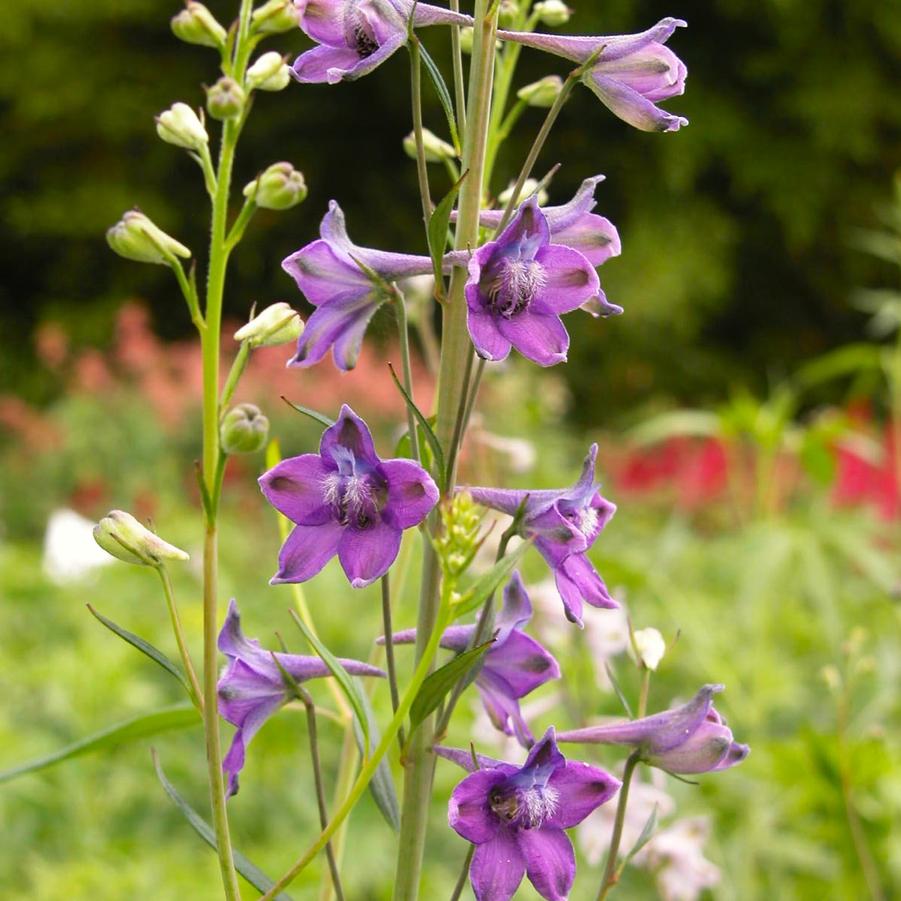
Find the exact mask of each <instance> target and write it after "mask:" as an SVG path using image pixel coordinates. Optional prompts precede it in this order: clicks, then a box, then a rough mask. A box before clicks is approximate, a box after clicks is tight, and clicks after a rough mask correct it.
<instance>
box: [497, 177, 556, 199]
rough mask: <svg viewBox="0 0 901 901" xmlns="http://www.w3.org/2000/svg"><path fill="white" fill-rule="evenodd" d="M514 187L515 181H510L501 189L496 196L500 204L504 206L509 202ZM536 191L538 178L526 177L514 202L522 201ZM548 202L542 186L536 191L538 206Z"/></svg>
mask: <svg viewBox="0 0 901 901" xmlns="http://www.w3.org/2000/svg"><path fill="white" fill-rule="evenodd" d="M515 187H516V182H515V181H511V182H510V184H509V185H507V187H506V188H505V189H504V190H503V191H501V193H500V195H499V196H498V198H497V199H498V202H499V203H500V204H501V205H502V206H506V205H507V204H508V203H509V202H510V198H511V197H512V196H513V189H514V188H515ZM536 191H538V180H537V179H534V178H527V179H526V180H525V182H523V186H522V190H521V191H520V192H519V196H518V197H517V198H516V203H517V204H519V203H522V201H523V200H526V199H527V198H529V197H531V196H532V195H533V194H534V193H535V192H536ZM547 202H548V193H547V191H545V190H544V189H543V188H542V189H541V190H540V191H538V206H544V205H545V204H546V203H547Z"/></svg>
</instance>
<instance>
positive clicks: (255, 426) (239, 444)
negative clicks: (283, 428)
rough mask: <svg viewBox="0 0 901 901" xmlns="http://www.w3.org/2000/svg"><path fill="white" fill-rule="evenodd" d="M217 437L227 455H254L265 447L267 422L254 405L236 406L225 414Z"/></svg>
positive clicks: (267, 432)
mask: <svg viewBox="0 0 901 901" xmlns="http://www.w3.org/2000/svg"><path fill="white" fill-rule="evenodd" d="M219 437H220V439H221V441H222V449H223V450H224V451H225V453H227V454H255V453H256V452H257V451H259V450H262V449H263V448H264V447H265V446H266V440H267V438H268V437H269V420H268V419H267V418H266V417H265V416H264V415H263V414H262V413H261V412H260V408H259V407H257V406H255V405H254V404H238V406H237V407H232V409H231V410H229V411H228V413H226V414H225V418H224V419H223V420H222V427H221V428H220V430H219Z"/></svg>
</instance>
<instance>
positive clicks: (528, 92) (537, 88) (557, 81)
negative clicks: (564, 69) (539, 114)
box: [516, 75, 563, 109]
mask: <svg viewBox="0 0 901 901" xmlns="http://www.w3.org/2000/svg"><path fill="white" fill-rule="evenodd" d="M562 90H563V79H562V78H561V77H560V76H559V75H546V76H545V77H544V78H541V79H539V80H538V81H533V82H532V83H531V84H527V85H526V86H525V87H524V88H520V89H519V90H518V91H517V92H516V96H517V97H519V99H520V100H522V101H524V102H525V103H527V104H528V105H529V106H537V107H538V108H540V109H548V108H550V107H552V106H553V105H554V101H555V100H556V99H557V97H558V96H559V95H560V92H561V91H562Z"/></svg>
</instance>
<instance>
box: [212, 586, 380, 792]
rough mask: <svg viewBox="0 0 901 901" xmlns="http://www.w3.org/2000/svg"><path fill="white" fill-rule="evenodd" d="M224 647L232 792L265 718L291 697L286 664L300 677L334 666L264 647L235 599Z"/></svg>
mask: <svg viewBox="0 0 901 901" xmlns="http://www.w3.org/2000/svg"><path fill="white" fill-rule="evenodd" d="M219 650H220V651H222V653H223V654H225V656H226V657H227V658H228V666H227V667H226V669H225V671H224V672H223V673H222V676H221V677H220V678H219V686H218V696H219V713H220V715H221V716H222V717H223V718H224V719H225V720H227V721H228V722H229V723H231V724H232V725H233V726H237V731H236V732H235V736H234V738H233V739H232V743H231V747H230V748H229V749H228V753H227V754H226V755H225V758H224V759H223V761H222V769H223V770H224V771H225V772H226V773H227V774H228V793H229V795H234V794H236V793H237V791H238V774H239V773H240V772H241V769H242V767H243V766H244V756H245V752H246V750H247V745H248V744H250V740H251V739H252V738H253V737H254V735H256V734H257V732H258V731H259V730H260V727H261V726H262V725H263V723H265V722H266V720H267V719H269V717H270V716H272V714H273V713H275V711H276V710H278V709H279V707H281V706H282V705H283V704H286V703H287V702H288V701H289V700H290V699H291V697H292V694H291V690H290V685H288V684H286V682H285V676H284V674H283V673H282V670H284V671H285V672H286V673H287V674H288V675H289V676H290V677H291V678H292V679H293V680H294V681H295V682H298V683H300V682H306V681H307V680H308V679H317V678H320V677H322V676H330V675H331V670H329V668H328V667H327V666H326V665H325V664H324V663H323V662H322V660H320V659H319V658H318V657H304V656H301V655H299V654H280V653H273V652H271V651H267V650H265V649H264V648H261V647H260V643H259V642H258V641H257V640H256V639H255V638H245V637H244V633H243V632H242V631H241V617H240V615H239V613H238V605H237V604H236V603H235V602H234V600H232V602H231V603H230V604H229V606H228V615H227V616H226V618H225V622H224V623H223V625H222V630H221V631H220V633H219ZM276 661H278V662H277V663H276ZM341 665H342V666H343V667H344V668H345V669H346V670H347V671H348V672H349V673H351V674H352V675H355V676H384V675H385V674H384V673H383V672H382V671H381V670H380V669H377V668H376V667H374V666H370V665H369V664H368V663H360V662H359V661H358V660H342V661H341ZM279 667H281V669H279Z"/></svg>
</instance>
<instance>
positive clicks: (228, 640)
mask: <svg viewBox="0 0 901 901" xmlns="http://www.w3.org/2000/svg"><path fill="white" fill-rule="evenodd" d="M217 647H218V648H219V650H220V651H222V653H223V654H225V656H226V657H243V656H245V655H252V654H255V653H256V652H257V651H259V650H260V643H259V642H258V641H257V640H256V639H255V638H246V637H245V635H244V632H243V631H242V629H241V615H240V613H239V612H238V604H237V602H236V601H235V599H234V598H232V599H231V600H230V601H229V602H228V613H227V614H226V615H225V622H223V623H222V628H221V629H220V630H219V639H218V642H217Z"/></svg>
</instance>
